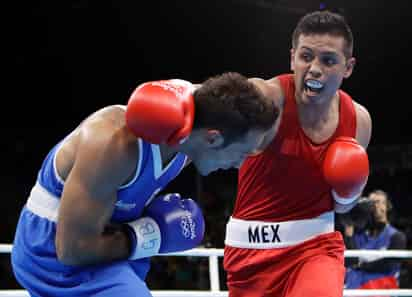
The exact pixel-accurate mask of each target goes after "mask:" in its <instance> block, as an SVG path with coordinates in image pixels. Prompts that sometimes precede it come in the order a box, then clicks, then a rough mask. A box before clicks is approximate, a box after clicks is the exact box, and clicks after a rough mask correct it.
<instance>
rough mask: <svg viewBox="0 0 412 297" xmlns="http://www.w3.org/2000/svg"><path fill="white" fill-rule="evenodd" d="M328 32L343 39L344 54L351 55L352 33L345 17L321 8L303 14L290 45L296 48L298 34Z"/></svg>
mask: <svg viewBox="0 0 412 297" xmlns="http://www.w3.org/2000/svg"><path fill="white" fill-rule="evenodd" d="M313 34H330V35H333V36H339V37H340V36H341V37H343V39H344V40H345V48H344V54H345V57H346V58H350V57H352V53H353V34H352V30H351V28H350V27H349V25H348V23H347V22H346V20H345V18H344V17H343V16H342V15H340V14H337V13H334V12H331V11H328V10H323V11H315V12H311V13H308V14H306V15H304V16H303V17H302V18H301V19H300V20H299V22H298V24H297V26H296V28H295V30H294V31H293V34H292V47H293V48H297V46H298V41H299V36H300V35H313Z"/></svg>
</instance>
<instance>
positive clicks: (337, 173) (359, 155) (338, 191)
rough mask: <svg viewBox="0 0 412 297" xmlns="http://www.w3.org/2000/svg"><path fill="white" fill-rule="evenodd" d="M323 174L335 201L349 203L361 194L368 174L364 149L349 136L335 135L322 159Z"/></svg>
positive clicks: (367, 161) (366, 156) (367, 162)
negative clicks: (330, 187)
mask: <svg viewBox="0 0 412 297" xmlns="http://www.w3.org/2000/svg"><path fill="white" fill-rule="evenodd" d="M323 174H324V177H325V179H326V181H327V182H328V183H329V184H330V185H331V186H332V188H333V189H332V194H333V197H334V199H335V201H336V202H338V203H340V204H350V203H352V202H353V201H355V200H356V199H357V198H358V196H359V195H361V193H362V190H363V187H364V186H365V185H366V182H367V180H368V176H369V160H368V155H367V153H366V151H365V149H364V148H363V147H362V146H360V145H359V144H358V143H357V141H356V140H355V139H353V138H351V137H337V138H336V140H335V142H334V143H332V144H331V145H330V146H329V148H328V150H327V152H326V156H325V159H324V161H323Z"/></svg>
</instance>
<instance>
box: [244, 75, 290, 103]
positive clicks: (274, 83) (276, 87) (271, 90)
mask: <svg viewBox="0 0 412 297" xmlns="http://www.w3.org/2000/svg"><path fill="white" fill-rule="evenodd" d="M249 81H250V82H252V83H253V84H254V85H255V86H256V87H257V88H259V89H260V91H261V92H262V93H263V94H264V95H265V96H268V97H270V98H271V99H272V100H273V101H274V102H275V104H276V106H277V107H279V108H282V107H283V104H284V93H283V90H282V86H281V84H280V80H279V79H278V78H277V77H274V78H271V79H268V80H265V79H262V78H256V77H253V78H249Z"/></svg>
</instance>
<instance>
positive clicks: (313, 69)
mask: <svg viewBox="0 0 412 297" xmlns="http://www.w3.org/2000/svg"><path fill="white" fill-rule="evenodd" d="M309 74H310V75H311V76H312V77H313V78H319V77H321V76H322V68H321V66H320V65H319V62H318V61H317V59H315V60H313V61H312V63H311V64H310V68H309Z"/></svg>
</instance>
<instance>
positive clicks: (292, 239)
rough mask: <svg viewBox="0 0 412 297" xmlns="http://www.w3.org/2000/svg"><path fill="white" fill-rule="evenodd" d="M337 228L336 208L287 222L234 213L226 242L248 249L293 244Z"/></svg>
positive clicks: (228, 226)
mask: <svg viewBox="0 0 412 297" xmlns="http://www.w3.org/2000/svg"><path fill="white" fill-rule="evenodd" d="M334 230H335V222H334V213H333V211H329V212H325V213H323V214H321V215H320V216H318V217H316V218H313V219H306V220H295V221H285V222H263V221H247V220H241V219H235V218H233V217H230V219H229V222H228V223H227V225H226V238H225V244H226V245H228V246H232V247H238V248H247V249H273V248H283V247H288V246H293V245H296V244H299V243H302V242H304V241H307V240H309V239H312V238H314V237H316V236H318V235H321V234H326V233H331V232H333V231H334Z"/></svg>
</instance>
